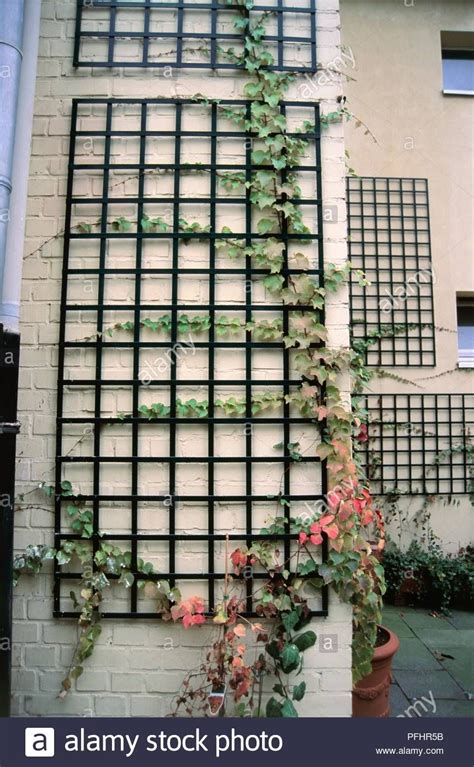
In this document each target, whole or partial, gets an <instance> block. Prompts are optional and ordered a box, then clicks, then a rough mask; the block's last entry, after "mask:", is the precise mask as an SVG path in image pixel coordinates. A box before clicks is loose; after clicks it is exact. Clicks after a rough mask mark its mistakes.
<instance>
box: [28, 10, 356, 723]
mask: <svg viewBox="0 0 474 767" xmlns="http://www.w3.org/2000/svg"><path fill="white" fill-rule="evenodd" d="M318 6H319V10H318V14H317V29H318V61H319V64H320V65H321V70H320V71H319V72H318V74H317V75H315V76H314V77H312V78H309V77H308V78H300V79H299V81H298V82H297V83H295V84H294V85H293V86H292V88H293V90H292V92H291V93H290V94H289V98H297V99H300V100H308V102H309V101H311V100H315V99H317V100H321V102H322V111H323V112H327V111H331V110H333V109H334V108H335V107H336V98H337V96H338V95H339V93H340V92H341V82H340V80H339V77H338V76H337V75H336V74H334V71H333V67H334V66H337V65H338V55H339V48H338V45H339V13H338V0H318ZM74 18H75V0H68V1H67V2H57V1H56V2H52V0H43V17H42V28H41V41H40V58H39V68H38V81H37V91H36V107H35V121H34V133H33V143H32V156H31V166H30V185H29V206H28V218H27V228H26V242H25V261H24V273H23V274H24V276H23V298H22V301H23V303H22V342H23V348H22V357H21V377H20V400H19V409H20V414H19V417H20V420H21V422H22V431H21V436H20V438H19V441H18V456H19V462H18V474H17V485H18V492H19V493H29V495H27V496H26V497H25V500H24V502H23V504H21V506H20V508H19V510H18V511H17V514H16V548H17V549H18V550H21V549H23V548H24V547H25V546H26V545H28V544H29V543H47V544H51V543H52V541H53V536H52V532H53V514H52V510H51V508H49V506H48V502H47V500H45V499H44V497H43V495H42V493H41V492H40V491H39V490H35V488H37V486H38V484H39V483H40V482H43V481H46V482H50V481H51V480H52V478H53V473H52V469H53V465H54V456H55V441H54V439H55V436H54V435H55V415H56V413H55V407H56V405H55V398H56V374H57V372H56V364H57V347H56V344H57V340H58V316H59V301H60V285H61V283H60V278H61V267H62V239H61V237H60V236H59V237H58V236H57V234H58V232H61V231H62V229H63V226H64V208H65V188H66V178H67V152H68V143H69V129H70V110H71V98H73V97H75V96H76V97H79V96H84V97H98V96H113V97H121V96H131V97H136V98H146V97H159V96H163V97H175V98H176V97H187V96H191V95H193V94H194V93H197V92H199V93H202V94H204V95H207V96H209V97H224V98H229V97H236V98H237V97H239V96H240V95H241V87H242V79H241V78H240V76H238V77H237V76H235V74H234V73H229V72H227V73H224V74H223V73H214V74H212V73H207V72H206V71H204V72H199V73H197V74H196V72H194V73H193V72H192V71H190V70H188V71H186V72H184V71H171V73H170V72H168V76H166V77H165V76H164V74H163V73H162V72H160V70H151V71H144V70H126V71H124V72H121V71H119V70H113V71H105V70H88V69H79V70H77V71H75V70H73V68H72V52H73V34H74ZM84 151H85V152H91V153H92V155H93V154H94V151H95V150H94V147H93V146H92V148H90V147H89V148H85V149H84ZM120 151H123V147H122V148H121V149H120ZM322 157H323V200H324V205H325V209H327V215H325V218H326V228H325V258H326V259H327V262H328V263H342V262H344V260H345V259H346V242H345V235H346V222H345V210H344V175H345V162H344V138H343V129H342V127H341V126H340V125H333V126H331V127H330V128H328V129H327V130H326V131H325V133H324V137H323V140H322ZM81 183H82V182H81ZM125 186H126V185H125ZM81 193H83V194H84V195H86V194H87V195H90V196H91V199H92V198H93V197H94V196H96V195H97V194H98V193H99V192H98V190H97V187H96V186H95V183H94V180H92V181H88V182H84V188H83V189H81ZM125 193H126V192H125ZM130 193H132V192H130ZM91 211H93V204H91ZM91 216H92V213H91ZM84 218H86V220H87V217H86V216H84ZM191 252H192V251H190V253H191ZM190 257H191V256H190ZM201 288H202V286H200V285H199V284H198V283H196V282H194V283H192V282H190V283H189V285H188V286H187V290H188V291H189V300H192V301H196V305H197V306H198V304H199V300H201V298H202V290H201ZM91 289H93V288H91ZM223 289H224V290H227V291H230V293H231V292H232V288H231V287H229V286H228V287H225V286H224V288H223ZM88 290H89V287H88V285H87V284H85V283H84V281H82V284H81V283H79V281H78V282H77V284H76V285H73V286H72V287H71V294H70V295H71V296H73V297H74V299H77V300H79V301H80V300H81V295H82V297H84V294H85V293H87V291H88ZM127 290H128V287H127V285H126V284H125V281H122V282H121V281H117V282H116V283H115V285H114V287H113V291H112V295H111V300H112V301H114V300H115V301H122V300H123V299H124V296H125V297H126V295H127ZM153 290H155V288H153ZM155 297H156V291H155ZM114 319H115V320H116V319H118V320H119V321H123V319H124V318H121V317H117V318H114ZM327 324H328V326H329V332H330V338H329V341H330V343H331V344H332V345H334V346H337V345H341V344H347V342H348V304H347V295H338V297H337V299H332V300H331V301H330V303H329V305H328V310H327ZM92 330H93V329H92ZM76 331H77V335H76V337H77V338H80V337H83V336H85V335H88V334H89V333H90V332H91V326H90V324H88V323H87V321H86V320H85V319H84V316H83V317H82V318H79V319H78V325H77V328H76ZM70 359H71V366H72V367H74V368H75V369H76V370H77V372H78V375H81V374H87V368H88V366H89V365H90V361H89V360H88V358H87V354H85V353H83V352H77V355H76V359H73V357H72V356H71V358H70ZM127 364H128V363H127V361H126V360H124V359H123V355H122V356H121V355H120V354H116V355H115V357H112V358H111V359H110V369H111V370H112V371H114V370H115V371H117V370H119V371H120V370H121V369H123V368H124V367H126V366H127ZM190 364H192V365H193V366H194V367H196V365H197V366H198V360H196V359H193V360H191V363H190ZM223 365H224V369H226V370H227V372H229V370H230V371H231V374H232V375H241V374H242V369H241V362H240V361H239V359H237V357H235V358H234V359H233V360H230V361H229V360H226V361H225V362H223ZM260 365H261V369H262V371H265V370H268V367H269V361H268V360H267V359H265V355H262V359H261V362H260ZM270 368H271V365H270ZM70 397H71V398H70V400H69V407H70V408H71V410H72V411H74V410H76V413H77V414H79V412H80V411H83V410H84V411H87V410H88V409H89V407H90V405H89V403H88V401H87V398H86V397H85V396H82V394H81V393H80V392H79V393H77V392H76V393H75V394H74V393H73V394H72V395H70ZM127 406H128V405H127V401H126V394H125V393H124V392H120V391H115V392H111V393H110V396H109V398H108V399H104V407H105V409H107V408H108V409H109V410H110V412H112V413H113V412H117V411H120V410H126V409H127ZM79 436H80V434H79ZM269 436H271V435H269V434H267V435H265V439H268V438H269ZM238 438H239V435H238V434H236V431H235V429H233V428H229V429H228V431H227V433H226V434H223V438H222V451H223V454H225V452H224V451H225V450H226V449H227V450H229V449H231V450H232V447H233V445H234V441H235V440H237V439H238ZM153 439H156V440H158V439H159V437H158V432H157V433H156V434H155V435H154V436H153V433H151V435H150V444H149V446H148V449H151V450H152V449H153V447H156V444H155V445H153ZM199 439H200V436H199V434H197V433H193V432H192V431H190V432H189V434H188V435H187V436H186V437H185V438H184V439H183V443H182V444H181V445H180V449H181V451H182V454H193V453H190V451H192V450H196V443H197V441H198V440H199ZM71 440H72V441H74V435H73V434H72V433H71ZM125 441H126V437H124V435H123V432H121V433H119V432H114V433H111V435H110V438H109V448H108V449H109V450H110V451H111V454H117V455H120V454H121V452H120V451H121V450H124V449H125V452H127V449H126V448H124V447H123V444H121V443H124V442H125ZM87 442H88V440H87V438H86V439H85V440H84V442H83V443H82V444H81V446H80V448H79V450H80V451H82V454H83V455H87V454H90V452H88V451H90V447H89V448H88V444H87ZM71 444H72V443H71ZM78 454H81V452H79V453H78ZM72 468H73V469H74V472H73V475H72V476H71V475H70V474H68V478H70V479H71V480H72V481H73V482H74V483H75V484H80V487H81V490H82V491H83V492H84V491H85V488H87V486H88V482H89V477H88V475H87V473H86V469H84V468H81V467H80V466H79V467H78V466H77V465H76V466H73V467H72ZM203 468H204V467H202V466H201V467H199V466H191V467H190V473H189V474H188V475H187V477H186V478H184V481H188V482H190V481H191V482H194V483H199V482H202V481H203V474H202V473H201V474H200V472H202V471H203ZM108 481H109V483H110V486H113V485H115V484H117V485H118V486H122V485H126V482H127V480H126V478H125V477H124V476H122V474H120V473H119V474H118V475H117V474H116V475H115V476H114V475H111V476H110V478H109V480H108ZM229 481H232V477H229V476H223V478H222V482H223V483H224V484H225V483H226V482H227V483H229ZM262 481H263V480H262ZM308 481H310V480H309V479H308V478H307V477H306V478H305V477H304V476H302V477H301V487H303V486H304V483H306V482H308ZM162 484H163V483H162V481H160V478H159V477H158V478H157V477H156V476H150V478H149V488H150V492H153V488H156V492H159V491H160V490H162ZM262 486H263V485H262ZM193 513H194V512H193V509H191V508H190V509H189V515H190V516H189V525H190V526H193V527H194V528H196V529H198V528H199V523H198V522H196V519H195V517H193ZM154 519H156V517H155V518H154V517H153V515H152V514H151V513H150V514H148V516H147V511H146V510H145V511H144V513H143V515H142V518H141V523H140V524H141V525H142V527H143V529H146V528H147V525H152V524H155V522H154V521H153V520H154ZM219 523H220V524H221V525H222V528H223V529H224V530H225V529H227V530H228V529H231V528H232V527H234V526H235V524H236V520H235V518H234V517H233V516H232V512H231V511H230V510H227V511H226V510H224V511H223V515H222V517H220V521H219ZM126 524H127V517H126V513H125V511H123V513H121V512H120V511H117V510H115V511H114V513H113V514H111V515H110V516H109V518H108V519H107V521H106V522H105V527H106V528H107V529H108V530H111V529H115V530H120V529H122V528H125V527H126ZM183 556H184V559H186V558H187V559H188V560H189V559H194V558H195V557H196V556H200V554H199V552H196V551H192V550H191V549H190V550H189V551H188V552H186V551H185V552H184V553H183ZM147 557H149V558H151V559H152V561H153V557H156V559H155V561H157V562H158V564H159V556H158V554H157V552H152V551H149V552H147ZM195 590H196V589H193V588H191V591H195ZM51 594H52V577H51V574H50V572H48V571H47V569H46V570H45V571H44V573H42V574H41V575H39V576H37V577H35V578H30V577H25V578H23V579H22V581H21V582H20V584H19V586H18V587H17V590H16V594H15V600H14V611H15V629H14V649H15V671H14V708H13V711H14V714H16V715H20V716H28V715H30V716H47V715H66V716H86V717H87V716H121V715H131V716H163V715H165V714H167V713H168V712H169V710H170V705H171V701H172V699H173V696H174V694H175V693H176V692H177V690H178V689H179V685H180V682H181V681H182V679H183V676H184V673H185V672H186V671H187V670H188V669H189V668H191V667H193V666H196V665H198V664H199V661H200V659H201V657H202V653H203V646H204V645H205V643H206V639H207V638H208V637H209V629H206V628H204V629H202V630H199V629H198V630H195V631H187V632H186V631H184V630H182V628H181V627H179V626H170V625H167V624H166V625H165V624H162V623H160V621H157V622H156V623H151V622H145V621H134V622H125V621H105V622H104V624H105V625H104V629H103V633H102V636H101V638H100V640H99V644H98V647H97V649H96V651H95V653H94V656H93V658H91V659H90V661H88V663H87V666H86V669H85V672H84V674H83V676H82V677H81V678H80V679H79V680H78V684H77V691H76V692H74V693H73V694H71V695H70V696H69V697H68V698H67V699H66V700H65V701H60V700H58V698H57V692H58V689H59V686H60V682H61V679H62V678H63V677H64V673H65V670H66V669H67V667H68V664H69V663H70V661H71V658H72V654H73V648H74V644H75V638H76V636H77V629H76V626H75V624H74V621H66V620H53V619H52V618H51V614H52V596H51ZM121 600H123V594H120V592H119V591H116V592H114V594H113V601H114V603H115V604H114V606H117V605H119V604H120V603H121ZM330 600H331V604H330V610H329V617H328V618H327V619H316V620H315V621H314V624H315V625H314V630H315V631H316V633H317V634H318V637H319V641H318V643H317V645H316V647H315V648H313V650H311V651H309V652H307V653H306V654H305V658H306V660H305V670H306V679H307V683H308V694H307V695H306V697H305V699H304V703H303V704H301V705H300V711H301V713H302V715H305V716H349V715H350V709H351V700H350V689H351V674H350V665H351V651H350V638H351V611H350V609H349V608H348V607H347V606H346V605H341V604H338V603H337V601H336V598H335V596H334V595H333V594H331V595H330Z"/></svg>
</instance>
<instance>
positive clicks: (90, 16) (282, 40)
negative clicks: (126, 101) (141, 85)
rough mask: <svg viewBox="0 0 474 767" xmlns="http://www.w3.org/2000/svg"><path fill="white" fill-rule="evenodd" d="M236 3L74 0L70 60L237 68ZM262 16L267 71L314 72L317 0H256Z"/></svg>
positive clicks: (255, 15) (253, 15)
mask: <svg viewBox="0 0 474 767" xmlns="http://www.w3.org/2000/svg"><path fill="white" fill-rule="evenodd" d="M241 11H242V8H241V6H239V5H238V4H237V3H235V4H234V3H227V2H225V0H220V1H219V0H207V1H206V0H94V1H93V2H90V1H89V0H77V16H76V33H75V46H74V66H76V67H83V66H87V67H135V68H136V67H152V68H168V69H170V68H171V69H174V68H179V69H209V68H211V69H239V68H242V65H241V64H240V63H239V61H238V60H237V61H233V60H232V58H229V57H228V56H226V55H225V53H224V51H226V50H228V49H230V48H232V51H233V54H234V55H235V56H237V57H238V56H240V55H241V54H242V53H243V34H242V33H241V32H240V31H239V30H236V29H235V27H234V20H235V18H236V13H240V12H241ZM247 14H248V16H249V17H250V19H251V20H255V21H257V20H259V19H260V18H262V17H264V18H265V25H266V29H267V34H266V35H265V43H266V48H267V50H268V51H269V52H270V53H271V54H272V56H273V59H274V64H273V65H272V66H270V67H269V69H275V70H279V71H293V72H315V71H316V68H317V64H316V0H255V3H254V7H253V9H252V10H250V11H247Z"/></svg>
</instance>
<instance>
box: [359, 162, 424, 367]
mask: <svg viewBox="0 0 474 767" xmlns="http://www.w3.org/2000/svg"><path fill="white" fill-rule="evenodd" d="M347 215H348V230H349V257H350V260H351V262H352V263H353V265H354V267H355V268H356V269H362V270H363V271H364V273H365V275H366V277H367V279H368V280H369V281H370V286H368V287H361V285H360V284H359V282H358V279H357V275H356V274H355V273H354V272H353V274H352V279H351V324H352V333H353V337H354V339H355V340H358V339H370V337H371V334H372V342H371V345H370V347H369V349H368V351H367V364H368V365H370V366H390V367H405V366H406V367H409V366H410V367H411V366H416V367H420V366H433V365H435V363H436V354H435V330H434V309H433V283H434V282H435V275H434V272H433V268H432V263H431V240H430V219H429V207H428V182H427V181H426V179H419V178H370V177H364V178H355V177H349V178H348V179H347ZM380 333H381V334H382V337H379V335H380ZM374 334H375V336H376V337H374Z"/></svg>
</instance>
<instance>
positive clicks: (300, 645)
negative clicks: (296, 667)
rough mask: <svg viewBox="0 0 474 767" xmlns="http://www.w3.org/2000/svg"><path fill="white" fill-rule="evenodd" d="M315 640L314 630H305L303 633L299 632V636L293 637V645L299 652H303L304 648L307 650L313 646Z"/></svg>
mask: <svg viewBox="0 0 474 767" xmlns="http://www.w3.org/2000/svg"><path fill="white" fill-rule="evenodd" d="M315 642H316V634H315V633H314V631H305V632H304V633H303V634H300V635H299V636H297V637H295V638H294V640H293V643H294V645H295V646H296V648H297V650H299V651H300V652H304V651H305V650H308V649H309V648H310V647H313V645H314V644H315Z"/></svg>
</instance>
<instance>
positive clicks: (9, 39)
mask: <svg viewBox="0 0 474 767" xmlns="http://www.w3.org/2000/svg"><path fill="white" fill-rule="evenodd" d="M23 12H24V0H0V103H1V105H2V109H1V112H0V300H1V299H2V297H3V279H4V271H5V261H6V245H7V230H8V224H9V222H10V195H11V190H12V181H11V178H12V167H13V152H14V146H15V128H16V113H17V101H18V91H19V86H20V72H21V61H22V52H21V46H22V39H23ZM5 319H7V321H8V318H5V317H4V316H3V311H2V304H0V393H1V397H0V454H1V460H0V716H2V717H5V716H9V715H10V689H11V646H12V568H13V504H14V494H15V450H16V435H17V432H18V430H19V424H18V423H17V415H16V414H17V393H18V362H19V346H20V336H19V333H18V328H16V329H15V330H14V331H12V330H10V328H9V327H4V321H5Z"/></svg>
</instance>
